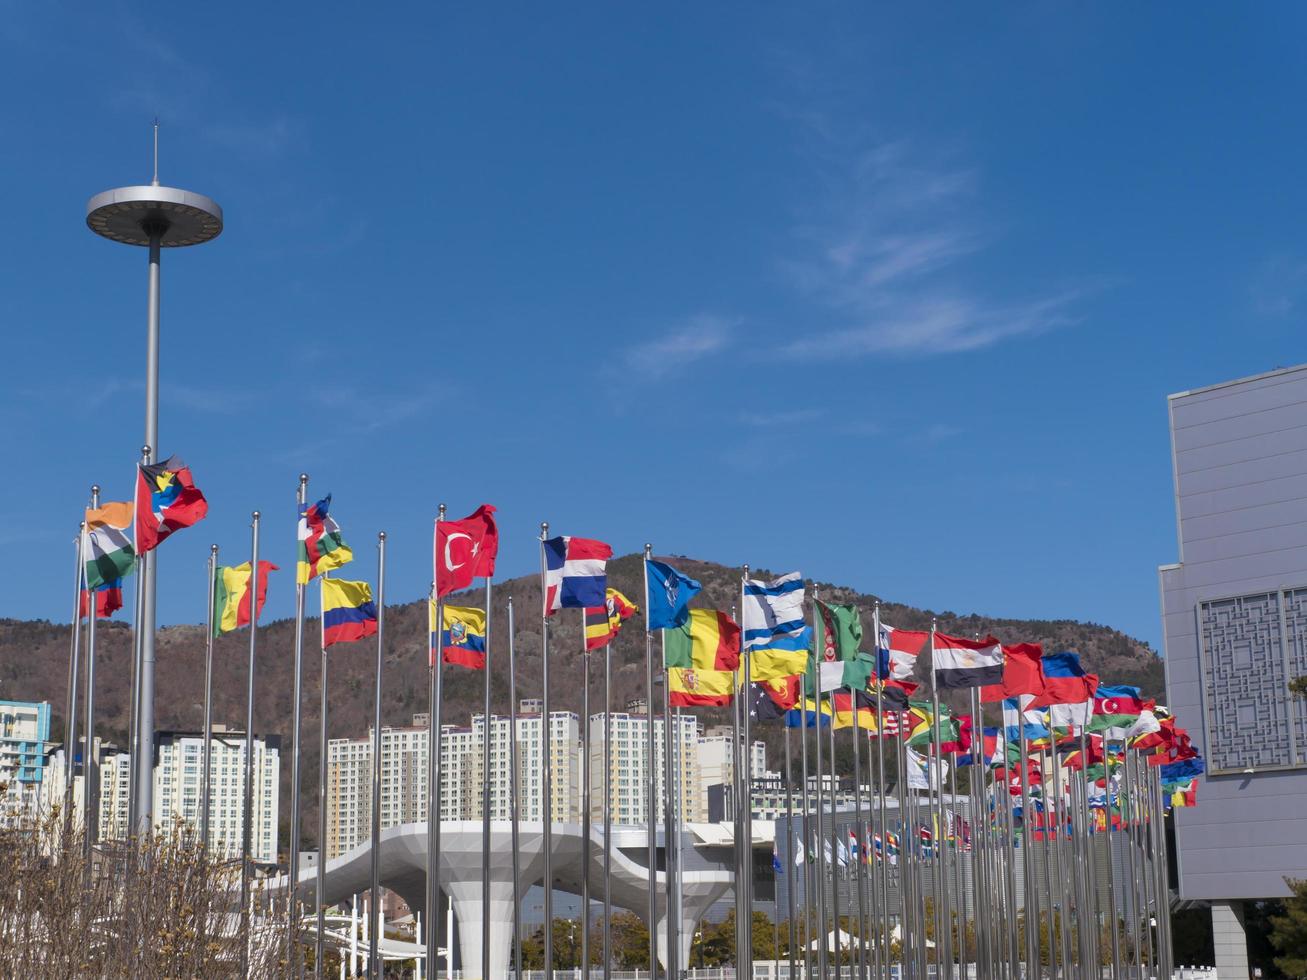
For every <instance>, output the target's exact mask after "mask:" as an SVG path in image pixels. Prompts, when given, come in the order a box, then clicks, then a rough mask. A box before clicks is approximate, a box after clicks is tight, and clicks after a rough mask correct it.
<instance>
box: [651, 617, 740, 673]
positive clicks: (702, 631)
mask: <svg viewBox="0 0 1307 980" xmlns="http://www.w3.org/2000/svg"><path fill="white" fill-rule="evenodd" d="M664 658H665V665H666V666H667V667H669V668H671V667H681V668H693V669H695V670H723V671H727V672H730V671H733V670H735V668H737V667H738V666H739V665H740V627H739V626H737V625H736V623H735V621H734V620H733V619H731V617H730V616H728V615H726V613H724V612H720V611H718V610H716V609H691V610H690V618H689V619H688V620H687V621H686V623H685V625H684V626H681V627H680V628H678V629H674V630H668V631H667V633H666V636H665V647H664Z"/></svg>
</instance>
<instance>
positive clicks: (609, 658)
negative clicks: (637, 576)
mask: <svg viewBox="0 0 1307 980" xmlns="http://www.w3.org/2000/svg"><path fill="white" fill-rule="evenodd" d="M612 692H613V644H612V641H611V640H609V642H607V643H605V644H604V959H603V977H604V980H609V978H610V977H611V976H612V970H613V928H612V918H613V893H612V878H613V693H612Z"/></svg>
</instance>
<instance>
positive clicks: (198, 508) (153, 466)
mask: <svg viewBox="0 0 1307 980" xmlns="http://www.w3.org/2000/svg"><path fill="white" fill-rule="evenodd" d="M208 512H209V504H208V501H206V500H205V499H204V494H202V493H200V491H199V488H197V487H196V486H195V481H194V480H192V479H191V469H190V467H189V466H187V465H186V464H185V463H183V462H182V461H181V459H179V458H178V457H176V456H171V457H169V458H168V459H165V460H164V461H163V462H162V463H138V464H137V479H136V522H135V536H134V542H133V543H134V546H135V549H136V555H137V557H140V556H141V555H143V554H145V553H146V552H147V551H152V550H153V549H155V548H157V547H158V546H159V542H160V541H162V540H163V539H164V538H166V537H168V535H170V534H172V532H173V531H180V530H181V529H182V528H184V527H190V526H191V525H192V524H198V523H199V522H200V521H202V520H204V516H205V515H206V514H208Z"/></svg>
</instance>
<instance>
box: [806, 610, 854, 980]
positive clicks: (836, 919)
mask: <svg viewBox="0 0 1307 980" xmlns="http://www.w3.org/2000/svg"><path fill="white" fill-rule="evenodd" d="M813 591H814V592H815V591H816V590H815V589H814V590H813ZM815 598H816V597H815V596H814V599H815ZM813 635H814V636H820V635H821V634H819V633H814V634H813ZM817 642H820V641H817ZM818 676H819V677H820V675H818ZM817 686H818V687H820V686H821V683H820V681H819V682H818V684H817ZM817 697H818V699H820V698H821V697H822V692H821V691H818V692H817ZM830 701H831V705H830V707H831V719H830V724H829V725H827V726H826V736H827V738H828V739H829V740H830V838H829V839H830V840H831V841H832V845H833V849H832V851H831V854H832V855H833V857H834V861H833V863H832V864H831V875H830V906H831V924H832V926H833V929H832V932H833V933H834V945H835V949H834V950H833V952H834V954H835V972H836V974H838V973H839V972H840V967H841V965H842V964H843V962H844V944H843V943H842V942H841V941H840V933H842V932H843V931H844V930H843V928H841V922H840V884H839V868H840V844H842V843H843V840H842V839H841V834H840V829H839V820H838V814H839V798H840V780H839V776H837V775H836V774H835V697H834V694H833V692H832V696H831V699H830ZM847 867H848V866H847V865H845V868H846V869H847Z"/></svg>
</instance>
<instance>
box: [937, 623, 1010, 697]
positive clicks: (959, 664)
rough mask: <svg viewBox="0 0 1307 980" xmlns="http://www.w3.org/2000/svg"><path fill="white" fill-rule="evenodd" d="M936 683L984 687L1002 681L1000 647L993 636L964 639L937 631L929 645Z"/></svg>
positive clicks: (943, 685) (1001, 653)
mask: <svg viewBox="0 0 1307 980" xmlns="http://www.w3.org/2000/svg"><path fill="white" fill-rule="evenodd" d="M931 659H932V660H933V661H934V667H935V683H936V685H938V686H939V687H948V688H956V687H984V686H985V685H986V684H1002V683H1003V647H1002V645H1001V644H1000V643H999V642H998V640H996V639H995V638H994V637H992V636H987V637H985V639H983V640H967V639H964V638H963V637H960V636H949V635H948V634H946V633H936V634H935V642H934V645H933V647H932V657H931Z"/></svg>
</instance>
